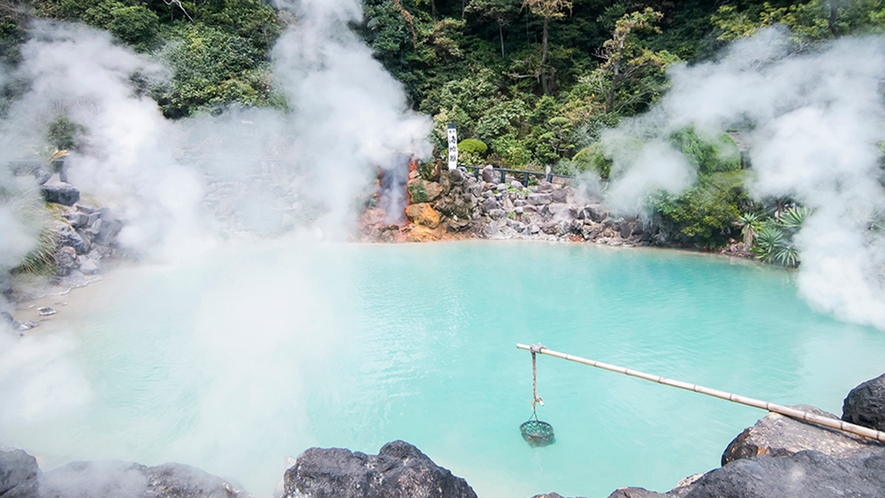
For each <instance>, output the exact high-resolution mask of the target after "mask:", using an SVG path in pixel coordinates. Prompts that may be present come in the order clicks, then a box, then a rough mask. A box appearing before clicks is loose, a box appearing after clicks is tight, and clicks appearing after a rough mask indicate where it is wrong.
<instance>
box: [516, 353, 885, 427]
mask: <svg viewBox="0 0 885 498" xmlns="http://www.w3.org/2000/svg"><path fill="white" fill-rule="evenodd" d="M516 347H517V348H518V349H524V350H526V351H531V352H532V365H533V367H534V358H535V355H536V354H546V355H548V356H553V357H555V358H561V359H563V360H567V361H572V362H575V363H580V364H582V365H588V366H591V367H596V368H601V369H603V370H608V371H610V372H616V373H620V374H624V375H629V376H630V377H636V378H639V379H644V380H648V381H651V382H657V383H658V384H664V385H665V386H670V387H678V388H679V389H685V390H686V391H694V392H696V393H700V394H706V395H707V396H713V397H714V398H720V399H724V400H726V401H731V402H733V403H739V404H742V405H747V406H752V407H754V408H761V409H763V410H767V411H770V412H774V413H779V414H781V415H785V416H787V417H790V418H794V419H798V420H804V421H806V422H811V423H814V424H818V425H822V426H824V427H829V428H831V429H836V430H840V431H844V432H849V433H851V434H856V435H858V436H863V437H866V438H869V439H874V440H876V441H880V442H883V443H885V432H881V431H877V430H875V429H870V428H868V427H863V426H860V425H855V424H852V423H849V422H845V421H844V420H839V419H835V418H830V417H822V416H820V415H816V414H814V413H810V412H806V411H803V410H797V409H795V408H791V407H789V406H783V405H778V404H775V403H769V402H768V401H762V400H758V399H754V398H748V397H746V396H741V395H739V394H733V393H729V392H725V391H720V390H718V389H711V388H709V387H704V386H699V385H697V384H690V383H688V382H682V381H679V380H674V379H668V378H666V377H661V376H660V375H652V374H648V373H645V372H640V371H638V370H631V369H629V368H624V367H620V366H617V365H610V364H608V363H602V362H600V361H595V360H588V359H586V358H581V357H579V356H573V355H570V354H566V353H560V352H558V351H552V350H550V349H547V348H546V347H544V346H541V345H532V346H527V345H525V344H517V345H516ZM533 406H534V405H533Z"/></svg>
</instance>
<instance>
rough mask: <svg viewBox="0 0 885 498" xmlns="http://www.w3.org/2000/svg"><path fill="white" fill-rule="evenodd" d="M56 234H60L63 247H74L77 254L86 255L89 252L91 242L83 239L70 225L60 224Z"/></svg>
mask: <svg viewBox="0 0 885 498" xmlns="http://www.w3.org/2000/svg"><path fill="white" fill-rule="evenodd" d="M56 232H57V233H58V236H59V243H60V245H61V246H63V247H72V248H73V249H74V250H75V251H76V252H77V254H86V253H87V252H89V247H90V246H89V241H87V240H85V239H83V237H82V236H81V235H80V234H79V233H77V232H76V231H74V229H73V228H71V227H70V225H67V224H60V226H59V227H58V228H57V229H56Z"/></svg>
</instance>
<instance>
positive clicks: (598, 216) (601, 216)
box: [584, 204, 608, 223]
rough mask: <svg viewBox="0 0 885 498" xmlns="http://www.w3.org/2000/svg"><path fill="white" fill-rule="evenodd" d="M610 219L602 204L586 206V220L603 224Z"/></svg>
mask: <svg viewBox="0 0 885 498" xmlns="http://www.w3.org/2000/svg"><path fill="white" fill-rule="evenodd" d="M606 218H608V211H606V210H605V208H604V207H602V205H601V204H589V205H587V206H584V219H589V220H591V221H594V222H596V223H602V222H603V221H604V220H605V219H606Z"/></svg>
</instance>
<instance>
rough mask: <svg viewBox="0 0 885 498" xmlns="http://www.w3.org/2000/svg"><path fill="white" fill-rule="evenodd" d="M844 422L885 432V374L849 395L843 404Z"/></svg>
mask: <svg viewBox="0 0 885 498" xmlns="http://www.w3.org/2000/svg"><path fill="white" fill-rule="evenodd" d="M842 420H844V421H846V422H851V423H852V424H857V425H862V426H864V427H869V428H871V429H876V430H877V431H885V374H882V375H880V376H878V377H876V378H875V379H872V380H868V381H866V382H864V383H862V384H860V385H859V386H857V387H855V388H854V389H852V390H851V391H850V392H849V393H848V396H846V397H845V401H844V402H843V403H842Z"/></svg>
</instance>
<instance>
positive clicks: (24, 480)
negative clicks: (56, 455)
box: [0, 450, 40, 497]
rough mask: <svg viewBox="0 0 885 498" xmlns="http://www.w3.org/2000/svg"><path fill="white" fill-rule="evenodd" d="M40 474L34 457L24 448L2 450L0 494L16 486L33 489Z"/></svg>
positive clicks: (0, 457) (0, 452)
mask: <svg viewBox="0 0 885 498" xmlns="http://www.w3.org/2000/svg"><path fill="white" fill-rule="evenodd" d="M39 476H40V467H38V466H37V460H36V459H35V458H34V457H32V456H31V455H28V454H27V453H25V452H24V451H22V450H0V496H4V497H5V496H7V495H6V493H7V492H8V491H10V490H12V489H14V488H16V487H22V489H25V488H28V489H31V488H32V485H33V484H35V483H36V480H37V478H38V477H39Z"/></svg>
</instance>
